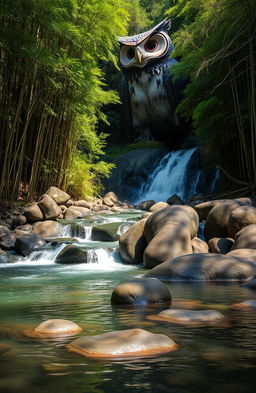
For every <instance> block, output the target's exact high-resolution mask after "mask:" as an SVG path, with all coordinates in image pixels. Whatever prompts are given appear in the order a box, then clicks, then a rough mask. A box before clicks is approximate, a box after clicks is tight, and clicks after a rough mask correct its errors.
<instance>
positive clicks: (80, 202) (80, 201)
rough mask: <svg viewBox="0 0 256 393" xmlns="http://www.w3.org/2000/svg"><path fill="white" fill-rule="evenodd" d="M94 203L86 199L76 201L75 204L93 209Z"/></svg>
mask: <svg viewBox="0 0 256 393" xmlns="http://www.w3.org/2000/svg"><path fill="white" fill-rule="evenodd" d="M92 205H93V202H88V201H85V200H84V199H81V200H79V201H75V202H74V206H78V207H86V208H87V209H91V208H92Z"/></svg>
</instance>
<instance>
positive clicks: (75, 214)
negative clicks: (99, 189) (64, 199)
mask: <svg viewBox="0 0 256 393" xmlns="http://www.w3.org/2000/svg"><path fill="white" fill-rule="evenodd" d="M89 211H90V210H89V209H87V208H86V207H78V206H71V207H68V208H67V210H66V213H65V220H76V219H77V218H81V217H84V216H86V215H87V214H88V212H89Z"/></svg>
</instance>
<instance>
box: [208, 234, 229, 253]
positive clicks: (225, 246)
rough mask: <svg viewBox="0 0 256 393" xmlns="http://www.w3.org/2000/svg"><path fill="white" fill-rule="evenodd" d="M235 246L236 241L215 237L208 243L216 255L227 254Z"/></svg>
mask: <svg viewBox="0 0 256 393" xmlns="http://www.w3.org/2000/svg"><path fill="white" fill-rule="evenodd" d="M233 244H234V240H233V239H231V238H228V237H213V238H212V239H210V240H209V241H208V245H209V249H210V251H211V252H214V253H216V254H227V253H228V252H229V251H230V250H231V247H232V246H233Z"/></svg>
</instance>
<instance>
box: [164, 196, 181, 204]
mask: <svg viewBox="0 0 256 393" xmlns="http://www.w3.org/2000/svg"><path fill="white" fill-rule="evenodd" d="M166 203H168V205H184V201H183V200H182V199H181V198H180V197H179V196H178V195H177V194H173V195H171V196H170V197H169V198H168V199H167V201H166Z"/></svg>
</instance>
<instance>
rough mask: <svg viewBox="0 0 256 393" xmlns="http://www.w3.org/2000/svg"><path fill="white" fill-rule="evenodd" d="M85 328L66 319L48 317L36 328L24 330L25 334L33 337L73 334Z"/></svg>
mask: <svg viewBox="0 0 256 393" xmlns="http://www.w3.org/2000/svg"><path fill="white" fill-rule="evenodd" d="M81 330H83V329H82V328H81V327H80V326H78V325H77V324H76V323H74V322H72V321H69V320H66V319H48V320H47V321H44V322H42V323H40V325H38V326H37V327H36V328H34V329H31V330H24V331H23V334H24V335H25V336H27V337H32V338H53V337H63V336H72V335H74V334H77V333H79V332H81Z"/></svg>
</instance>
